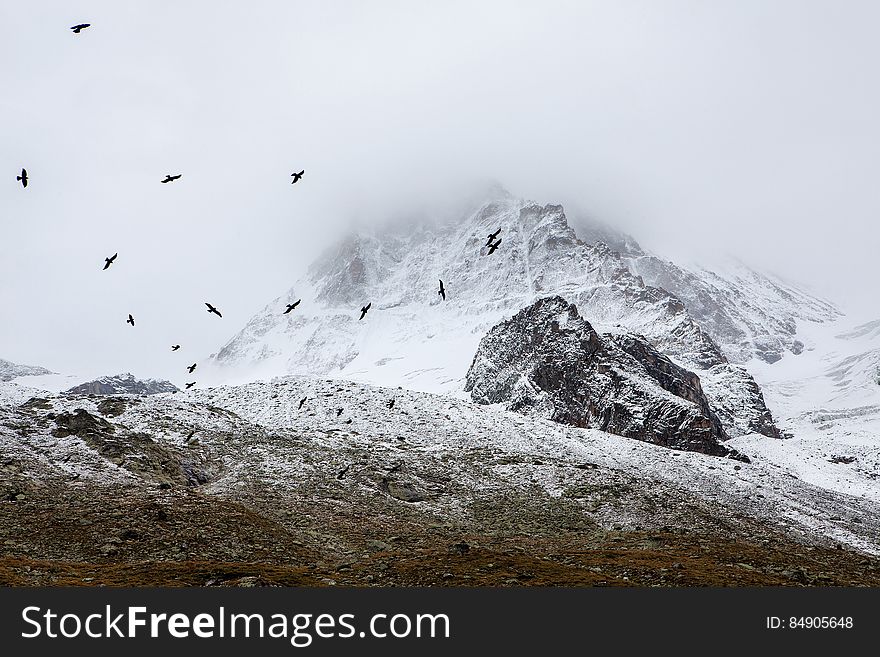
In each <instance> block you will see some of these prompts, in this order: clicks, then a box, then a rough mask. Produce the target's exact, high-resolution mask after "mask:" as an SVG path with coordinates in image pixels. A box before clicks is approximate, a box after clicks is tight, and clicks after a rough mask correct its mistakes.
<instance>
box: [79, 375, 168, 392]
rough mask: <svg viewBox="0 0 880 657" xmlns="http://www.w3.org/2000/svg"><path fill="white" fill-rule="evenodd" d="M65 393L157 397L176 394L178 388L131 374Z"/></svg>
mask: <svg viewBox="0 0 880 657" xmlns="http://www.w3.org/2000/svg"><path fill="white" fill-rule="evenodd" d="M66 392H67V393H68V394H74V395H124V394H133V395H157V394H159V393H161V392H178V388H177V386H175V385H174V384H173V383H171V382H169V381H161V380H156V379H143V380H141V379H136V378H135V377H134V376H133V375H132V374H117V375H116V376H104V377H101V378H100V379H96V380H94V381H87V382H86V383H81V384H80V385H78V386H74V387H73V388H70V389H69V390H67V391H66Z"/></svg>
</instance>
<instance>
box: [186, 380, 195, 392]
mask: <svg viewBox="0 0 880 657" xmlns="http://www.w3.org/2000/svg"><path fill="white" fill-rule="evenodd" d="M195 384H196V382H195V381H193V382H192V383H187V384H186V389H187V390H189V389H190V388H192V387H193V386H194V385H195Z"/></svg>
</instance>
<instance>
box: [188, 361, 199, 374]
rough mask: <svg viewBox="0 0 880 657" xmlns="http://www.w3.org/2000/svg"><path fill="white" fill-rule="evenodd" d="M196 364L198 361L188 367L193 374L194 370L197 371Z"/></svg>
mask: <svg viewBox="0 0 880 657" xmlns="http://www.w3.org/2000/svg"><path fill="white" fill-rule="evenodd" d="M196 365H197V363H193V364H192V365H190V366H189V367H187V368H186V369H187V370H189V373H190V374H192V373H193V372H195V371H196Z"/></svg>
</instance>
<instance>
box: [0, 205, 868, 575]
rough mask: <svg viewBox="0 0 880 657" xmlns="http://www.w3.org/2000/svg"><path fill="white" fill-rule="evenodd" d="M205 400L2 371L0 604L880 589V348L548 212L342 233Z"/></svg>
mask: <svg viewBox="0 0 880 657" xmlns="http://www.w3.org/2000/svg"><path fill="white" fill-rule="evenodd" d="M277 283H279V289H283V288H284V286H285V285H288V284H289V283H288V282H285V281H279V282H277ZM202 310H204V309H202ZM193 368H195V365H193ZM197 372H198V387H192V388H191V389H190V388H187V389H186V390H183V391H181V390H178V389H177V388H175V387H174V386H173V385H171V384H169V383H167V382H163V381H152V380H150V381H139V380H137V379H135V378H134V376H133V375H119V376H116V377H105V378H102V379H97V380H94V381H90V382H86V383H83V382H82V381H79V382H78V383H79V385H76V386H73V387H70V386H65V387H64V388H63V389H64V390H65V392H50V391H49V390H47V389H45V388H42V386H41V385H40V381H41V376H40V375H47V374H49V372H48V370H40V368H21V367H19V366H12V365H11V364H8V363H7V362H6V361H0V377H2V379H3V383H0V454H2V459H0V544H2V545H3V550H2V552H0V582H4V583H14V584H91V585H95V584H137V583H148V584H170V585H241V586H251V585H262V584H278V585H288V584H306V585H335V584H339V585H500V586H514V585H632V584H637V585H697V584H699V585H706V584H708V585H817V584H840V585H874V586H877V585H880V538H878V537H880V506H878V504H880V485H878V476H880V439H878V438H877V436H880V320H878V319H877V318H871V317H867V318H862V319H854V318H850V316H849V315H847V314H846V313H844V311H843V310H841V309H840V308H838V307H836V306H835V305H834V304H832V303H830V302H828V301H825V300H822V299H820V298H818V297H816V296H814V295H812V294H811V293H809V292H808V291H805V290H803V289H801V288H800V287H799V286H797V285H795V284H792V283H789V282H785V281H782V280H779V279H777V278H776V277H774V276H771V275H767V274H763V273H759V272H756V271H754V270H752V269H750V268H748V267H747V266H745V265H744V264H742V263H739V262H732V263H728V264H725V265H724V266H723V267H722V268H717V267H711V268H710V267H707V266H703V265H691V264H687V265H685V264H682V263H673V262H671V261H669V260H666V259H664V258H662V257H661V256H659V255H656V254H652V253H649V252H648V251H646V250H644V249H643V248H642V247H641V246H640V245H639V244H638V242H636V240H635V239H633V238H632V237H630V236H627V235H624V234H622V233H619V232H617V231H615V230H613V229H611V228H609V227H607V226H603V225H601V224H598V223H595V222H592V221H590V220H587V219H585V218H583V217H580V216H576V217H569V216H567V214H566V211H565V209H564V208H563V207H562V206H560V205H553V204H549V205H547V204H539V203H535V202H532V201H527V200H523V199H519V198H516V197H514V196H512V195H510V194H508V193H507V192H505V191H504V190H502V189H500V188H492V189H491V190H490V191H489V192H488V193H487V194H485V195H484V197H483V198H481V199H479V200H478V201H477V202H474V203H471V204H470V205H469V206H468V207H467V208H466V209H465V210H462V211H461V212H458V213H455V214H454V215H452V216H450V215H448V214H445V215H442V216H440V215H438V216H437V217H435V218H433V219H429V220H425V221H421V222H413V221H410V222H405V223H404V222H397V223H388V224H387V225H385V226H384V227H381V228H375V229H372V230H370V231H366V232H356V233H352V234H349V235H347V236H346V237H344V238H343V239H341V240H340V241H339V242H338V243H337V244H335V245H334V246H333V247H332V248H330V249H329V250H328V251H326V252H325V253H324V254H323V255H321V256H320V257H319V258H318V259H317V260H315V261H314V262H313V263H312V264H311V266H310V267H309V269H308V272H307V273H306V275H305V276H304V277H303V278H302V279H301V280H299V281H296V282H294V283H293V285H292V287H290V288H289V289H288V290H287V291H286V292H284V293H283V294H281V295H280V296H278V297H277V298H276V299H273V300H271V301H270V302H269V303H268V304H267V305H266V306H265V308H263V310H261V311H260V312H259V313H257V314H256V315H255V316H254V317H253V318H251V319H250V320H249V321H248V322H247V324H246V325H245V326H244V327H243V328H241V329H240V330H239V331H238V332H237V333H236V334H235V335H233V336H231V338H230V339H229V341H228V342H226V344H224V345H222V347H221V348H220V349H219V350H218V351H217V352H216V353H215V354H212V355H211V356H210V357H209V358H207V359H205V360H203V361H202V362H201V363H199V364H198V370H197ZM194 378H195V375H194ZM41 388H42V389H41ZM56 390H62V388H56Z"/></svg>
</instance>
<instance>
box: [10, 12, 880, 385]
mask: <svg viewBox="0 0 880 657" xmlns="http://www.w3.org/2000/svg"><path fill="white" fill-rule="evenodd" d="M0 21H2V25H3V37H2V38H0V162H2V167H0V171H2V177H0V313H2V314H0V357H2V358H7V359H10V360H13V361H16V362H24V363H30V364H38V365H44V366H47V367H50V368H52V369H55V370H57V371H62V372H76V373H82V374H98V373H115V372H121V371H132V372H134V373H135V374H137V375H139V376H158V377H163V378H170V379H172V380H174V381H175V382H177V383H180V382H181V378H182V377H180V376H178V374H177V370H178V369H179V364H180V359H179V358H178V357H176V356H175V357H172V356H171V354H170V352H169V351H168V348H169V345H171V344H172V343H178V342H179V343H181V344H183V345H184V346H185V348H186V350H187V353H188V354H191V355H192V360H193V361H195V360H197V359H201V358H203V357H205V356H206V355H208V354H209V353H211V352H213V351H216V350H217V349H218V348H219V347H220V346H221V344H222V343H223V342H224V341H225V340H226V339H227V338H229V337H230V336H231V335H232V334H233V333H234V332H235V331H237V330H238V329H239V328H240V327H241V326H242V325H243V324H244V322H245V321H246V320H247V319H248V318H249V317H250V316H251V315H252V314H253V313H254V312H255V311H257V310H258V309H259V308H261V307H262V306H263V305H264V304H265V303H266V302H268V301H269V300H271V299H272V298H274V297H275V296H277V295H278V294H280V293H282V292H283V291H284V290H286V289H287V288H288V287H289V286H290V285H291V284H292V283H293V282H294V280H295V278H296V277H297V276H298V275H299V274H300V273H301V272H302V271H303V270H304V268H305V267H306V266H307V264H308V263H309V261H310V260H311V259H312V258H313V257H314V255H315V251H316V249H318V248H320V247H321V246H322V245H324V244H326V243H327V241H328V240H329V239H330V238H331V236H333V235H335V234H336V233H338V232H339V231H341V230H342V229H343V228H344V227H345V226H347V225H348V222H349V221H350V220H351V219H352V218H361V219H362V218H364V217H376V216H382V215H383V214H384V213H391V212H393V211H396V208H400V207H405V205H406V203H408V202H411V201H413V200H417V199H419V198H421V197H437V198H442V197H444V196H454V195H455V194H458V193H459V192H457V191H456V190H457V189H458V185H460V184H461V183H462V182H463V181H466V180H469V179H471V178H493V179H497V180H499V181H501V182H502V183H503V184H504V185H505V186H506V187H507V188H508V189H510V190H511V191H512V192H513V193H515V194H517V195H521V196H525V197H528V198H533V199H535V200H538V201H541V202H559V201H562V202H565V203H569V204H572V205H577V207H579V208H581V209H582V210H583V211H584V212H586V213H587V214H589V215H590V216H592V217H595V218H597V219H601V220H603V221H606V222H608V223H611V224H612V225H618V226H620V227H622V228H624V229H626V230H629V231H630V232H632V233H633V234H634V236H635V237H636V238H637V239H639V240H640V241H641V242H642V243H643V244H646V245H647V246H649V247H653V248H655V249H656V250H658V251H660V252H661V253H669V254H671V255H676V256H679V255H682V254H684V255H691V256H693V255H696V256H700V255H701V254H704V253H709V252H710V251H713V250H717V249H718V248H724V249H727V250H729V251H730V252H732V253H734V254H738V255H740V256H741V257H743V258H744V259H745V260H746V261H748V262H751V263H754V264H756V265H758V266H761V267H765V268H767V269H769V270H771V271H773V272H775V273H777V274H780V275H783V276H786V277H789V278H791V279H794V280H799V281H802V282H804V283H806V284H808V285H811V286H812V287H814V288H815V289H817V290H819V291H821V292H823V293H825V294H826V295H828V296H829V297H831V298H832V299H834V300H836V301H839V302H844V303H851V304H856V305H860V306H861V308H862V311H864V310H865V307H866V306H871V305H872V304H873V305H876V293H875V284H876V283H875V281H876V280H877V276H876V267H877V265H876V262H877V251H878V241H880V231H878V229H877V219H878V216H880V184H878V180H877V179H878V172H880V164H878V163H880V126H878V122H880V88H878V81H880V75H878V73H880V70H878V69H880V39H877V26H878V25H880V3H877V2H871V1H864V2H857V1H853V0H849V1H847V0H842V1H832V0H827V1H821V2H819V1H809V0H754V1H750V0H731V1H727V0H715V1H712V0H645V1H634V0H605V1H602V2H586V1H578V2H574V1H573V2H552V1H549V2H548V1H540V2H539V1H538V0H534V1H533V2H512V1H508V2H500V1H499V2H488V1H486V2H479V1H469V2H456V1H450V0H445V1H444V2H427V1H424V2H417V1H412V0H409V1H401V2H377V1H371V2H357V1H353V2H334V1H332V0H321V1H315V2H294V1H287V0H285V1H282V0H272V1H270V0H248V2H233V1H228V2H226V1H221V0H202V1H196V0H187V1H183V0H175V1H171V0H148V1H147V0H144V1H141V2H134V1H131V2H120V1H119V0H106V1H99V0H95V1H91V2H85V1H84V2H77V1H75V0H54V1H53V0H40V1H39V2H36V1H26V2H2V3H0ZM79 22H90V23H92V27H91V28H90V29H88V30H86V31H84V32H83V33H82V34H80V35H73V34H71V33H70V31H69V30H68V28H69V26H71V25H74V24H76V23H79ZM22 166H24V167H27V169H28V171H29V173H30V175H31V185H30V186H29V187H28V189H27V190H22V189H21V187H20V186H18V183H16V181H15V175H16V173H17V171H18V169H19V168H20V167H22ZM300 168H305V170H306V176H305V178H304V179H303V181H302V182H301V183H299V184H297V185H296V186H291V185H290V184H289V174H290V172H292V171H294V170H299V169H300ZM166 173H172V174H173V173H182V174H183V178H182V179H181V180H180V181H178V182H177V183H174V184H172V185H161V184H159V180H160V179H161V178H162V177H163V176H164V175H165V174H166ZM117 251H118V252H119V254H120V255H119V259H118V261H117V263H116V264H115V265H114V266H113V268H112V269H111V270H110V271H109V272H102V271H100V268H101V265H102V263H103V258H104V257H106V256H109V255H111V254H113V253H114V252H117ZM204 301H211V302H212V303H215V304H216V305H217V306H218V307H219V308H220V309H221V311H223V313H224V318H223V319H222V320H219V319H217V318H216V317H213V316H211V315H208V314H207V313H206V312H205V309H204V306H203V302H204ZM874 310H875V309H871V308H868V312H867V314H869V315H870V314H871V313H872V312H874ZM876 310H877V311H878V312H876V313H874V314H880V309H876ZM129 312H131V313H133V314H134V315H135V318H136V320H137V321H138V325H137V327H136V329H134V330H132V329H131V328H130V327H128V326H127V325H126V324H125V323H124V321H125V317H126V315H127V314H128V313H129ZM188 358H189V357H188V356H187V359H188Z"/></svg>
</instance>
